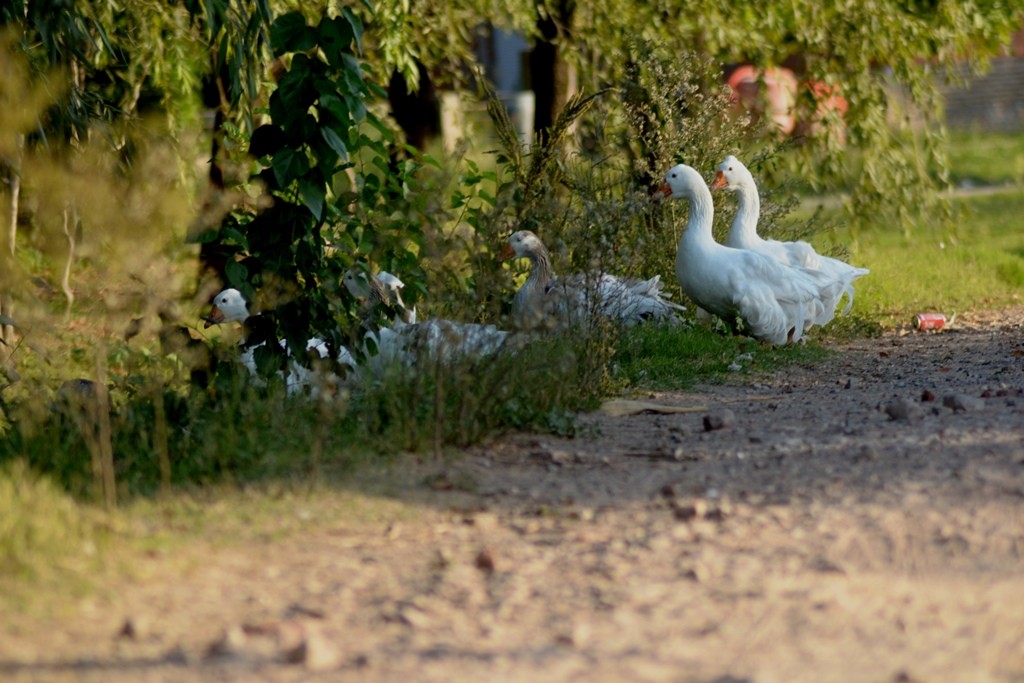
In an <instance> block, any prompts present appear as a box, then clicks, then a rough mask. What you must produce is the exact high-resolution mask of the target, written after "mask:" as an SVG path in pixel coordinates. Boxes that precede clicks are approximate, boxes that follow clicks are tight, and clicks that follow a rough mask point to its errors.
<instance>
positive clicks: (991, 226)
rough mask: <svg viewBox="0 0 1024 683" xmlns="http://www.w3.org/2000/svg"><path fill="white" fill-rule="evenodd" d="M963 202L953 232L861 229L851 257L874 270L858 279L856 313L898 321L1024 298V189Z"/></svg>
mask: <svg viewBox="0 0 1024 683" xmlns="http://www.w3.org/2000/svg"><path fill="white" fill-rule="evenodd" d="M957 202H958V204H959V205H960V206H961V208H962V209H963V212H962V216H961V218H960V220H959V221H958V223H957V225H955V226H954V227H953V229H952V230H950V231H946V232H944V231H942V230H941V229H939V228H936V229H935V230H933V231H931V232H930V233H928V234H921V233H915V234H912V235H911V236H910V238H909V239H908V238H906V237H904V235H903V232H902V230H900V229H894V228H891V227H890V228H886V227H883V226H880V227H879V228H878V229H877V230H871V231H862V232H860V233H859V234H858V235H857V239H856V241H854V242H851V243H850V245H849V247H850V254H851V256H850V260H851V262H853V263H855V264H857V265H860V266H863V267H865V268H869V269H870V270H871V274H870V275H868V276H866V277H864V278H862V279H861V280H859V281H858V283H857V287H856V289H857V298H856V303H855V304H854V313H855V314H857V315H859V316H862V317H866V318H868V319H870V320H872V321H875V322H877V323H879V324H881V325H883V326H887V327H892V326H898V325H901V324H905V323H908V322H909V321H910V319H911V318H912V317H913V316H914V314H916V313H921V312H927V311H934V312H941V313H946V314H947V315H949V314H952V313H953V312H955V311H967V310H971V309H986V308H1004V307H1007V306H1013V305H1020V304H1021V303H1024V302H1022V299H1021V297H1022V295H1024V191H1008V192H1003V193H999V194H994V195H985V196H971V197H965V198H963V199H959V200H957ZM840 241H841V240H840Z"/></svg>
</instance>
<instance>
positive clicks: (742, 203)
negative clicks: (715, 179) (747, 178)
mask: <svg viewBox="0 0 1024 683" xmlns="http://www.w3.org/2000/svg"><path fill="white" fill-rule="evenodd" d="M736 196H737V197H738V198H739V208H738V209H737V210H736V216H735V217H734V218H733V220H732V227H730V228H729V232H730V233H731V237H732V238H736V237H740V238H743V239H745V240H748V241H749V240H751V239H756V238H757V221H758V218H760V216H761V197H760V196H759V195H758V192H757V188H756V187H751V186H750V185H749V184H747V183H743V184H741V185H738V186H736Z"/></svg>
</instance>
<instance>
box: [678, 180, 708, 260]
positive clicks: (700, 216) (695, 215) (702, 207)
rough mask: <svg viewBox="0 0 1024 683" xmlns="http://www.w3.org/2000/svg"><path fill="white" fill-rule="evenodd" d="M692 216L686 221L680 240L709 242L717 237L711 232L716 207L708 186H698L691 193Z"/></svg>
mask: <svg viewBox="0 0 1024 683" xmlns="http://www.w3.org/2000/svg"><path fill="white" fill-rule="evenodd" d="M689 199H690V217H689V219H688V220H687V222H686V230H685V231H684V232H683V237H682V240H681V242H680V245H679V246H680V247H682V245H683V243H685V242H690V243H709V242H714V241H715V238H714V237H713V236H712V234H711V223H712V221H713V219H714V215H715V213H714V212H715V208H714V206H715V205H714V202H713V201H712V199H711V192H710V191H709V190H708V189H707V187H700V186H698V187H696V188H694V190H693V192H692V193H691V194H690V197H689Z"/></svg>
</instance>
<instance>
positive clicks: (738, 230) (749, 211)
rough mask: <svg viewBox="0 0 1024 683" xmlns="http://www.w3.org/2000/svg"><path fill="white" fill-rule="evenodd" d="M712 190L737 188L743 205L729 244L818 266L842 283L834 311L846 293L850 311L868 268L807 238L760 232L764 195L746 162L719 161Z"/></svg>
mask: <svg viewBox="0 0 1024 683" xmlns="http://www.w3.org/2000/svg"><path fill="white" fill-rule="evenodd" d="M711 189H712V190H719V189H724V190H726V191H728V192H734V193H735V194H736V196H737V197H738V198H739V208H738V210H737V211H736V217H735V218H733V221H732V226H731V227H730V228H729V236H728V237H727V238H726V240H725V244H726V245H727V246H730V247H734V248H736V249H749V250H750V251H756V252H758V253H759V254H764V255H765V256H769V257H771V258H773V259H775V260H776V261H778V262H779V263H785V264H787V265H790V266H803V267H805V268H811V269H813V270H818V271H821V272H822V273H824V274H825V275H827V276H828V277H830V278H832V279H833V280H835V281H836V282H838V283H840V285H841V289H840V290H839V295H838V296H837V297H836V299H835V301H833V302H830V308H831V310H832V312H833V313H835V309H836V308H837V307H838V305H839V300H840V299H842V296H843V294H846V295H847V296H846V306H845V307H844V308H843V313H849V311H850V308H851V307H852V306H853V282H854V280H856V279H857V278H859V277H862V276H864V275H867V274H868V273H869V272H871V271H869V270H868V269H867V268H857V267H855V266H851V265H850V264H848V263H846V262H844V261H840V260H839V259H836V258H831V257H829V256H822V255H821V254H819V253H818V252H816V251H815V250H814V247H812V246H811V245H810V244H808V243H807V242H803V241H795V242H779V241H778V240H772V239H768V240H766V239H764V238H762V237H761V236H760V235H758V234H757V220H758V218H759V217H760V214H761V198H760V196H759V195H758V192H757V184H756V183H755V182H754V176H753V175H751V173H750V171H749V170H748V169H747V167H746V166H744V165H743V163H741V162H740V160H739V159H737V158H736V157H734V156H732V155H729V156H727V157H726V158H725V161H723V162H722V163H721V164H719V165H718V172H717V174H716V175H715V179H714V181H712V183H711Z"/></svg>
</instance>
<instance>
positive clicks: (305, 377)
mask: <svg viewBox="0 0 1024 683" xmlns="http://www.w3.org/2000/svg"><path fill="white" fill-rule="evenodd" d="M213 301H214V303H213V307H212V308H211V309H210V314H209V316H208V317H207V318H206V324H205V327H210V326H211V325H217V324H222V323H229V322H238V323H242V325H243V326H245V325H247V324H248V323H250V321H251V320H252V318H253V316H252V315H250V313H249V305H248V304H247V303H246V301H245V297H243V296H242V293H241V292H240V291H238V290H237V289H234V288H229V289H225V290H224V291H222V292H220V293H219V294H217V296H215V297H214V300H213ZM263 344H264V342H259V343H255V344H250V343H248V340H247V339H243V340H242V341H241V342H240V346H241V347H242V352H241V353H240V354H239V361H240V362H241V363H242V365H244V366H245V367H246V369H247V370H248V371H249V373H250V374H251V375H252V376H253V377H255V378H260V372H259V369H258V366H257V363H256V349H258V348H260V347H261V346H263ZM279 344H280V346H281V349H282V351H284V353H285V354H286V355H288V343H287V342H286V341H285V340H283V339H282V340H280V341H279ZM305 352H306V354H307V355H312V354H315V355H316V356H317V357H319V358H320V359H321V360H323V359H328V358H330V355H331V354H330V349H329V347H328V345H327V342H326V341H325V340H323V339H320V338H318V337H312V338H310V339H308V340H307V341H306V348H305ZM335 360H336V362H337V363H338V364H339V365H345V366H347V367H348V368H350V369H351V370H353V371H355V370H356V361H355V358H354V357H353V356H352V354H351V353H350V352H349V350H348V349H346V348H345V347H341V348H340V349H339V351H338V356H337V358H336V359H335ZM284 380H285V387H286V389H287V392H288V394H289V395H295V394H298V393H300V392H303V391H306V390H309V391H312V392H313V393H314V394H315V392H316V391H317V387H318V382H317V377H316V374H315V373H314V371H313V370H311V369H310V368H308V367H306V366H305V365H303V364H302V363H299V362H297V361H296V360H295V359H294V358H289V359H288V364H287V372H285V373H284Z"/></svg>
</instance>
